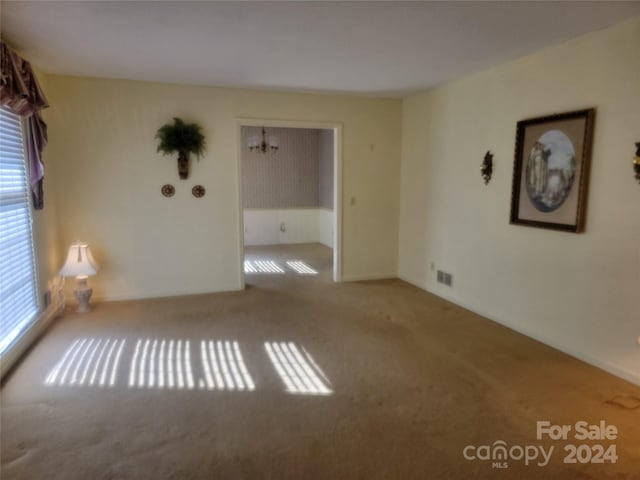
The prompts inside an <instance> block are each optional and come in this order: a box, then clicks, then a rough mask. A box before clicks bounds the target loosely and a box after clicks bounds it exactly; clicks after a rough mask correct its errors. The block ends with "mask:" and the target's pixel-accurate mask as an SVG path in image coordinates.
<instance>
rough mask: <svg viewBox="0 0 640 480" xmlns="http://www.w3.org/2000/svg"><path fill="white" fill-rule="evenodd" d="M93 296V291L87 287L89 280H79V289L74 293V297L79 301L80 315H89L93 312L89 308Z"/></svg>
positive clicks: (78, 310)
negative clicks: (88, 313)
mask: <svg viewBox="0 0 640 480" xmlns="http://www.w3.org/2000/svg"><path fill="white" fill-rule="evenodd" d="M92 294H93V289H92V288H90V287H89V286H88V285H87V278H86V277H85V278H78V288H76V289H75V290H74V291H73V295H74V296H75V297H76V300H77V301H78V309H77V310H76V312H78V313H87V312H89V311H91V307H89V300H90V299H91V295H92Z"/></svg>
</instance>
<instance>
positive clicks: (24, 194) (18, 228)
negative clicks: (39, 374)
mask: <svg viewBox="0 0 640 480" xmlns="http://www.w3.org/2000/svg"><path fill="white" fill-rule="evenodd" d="M29 194H30V192H29V186H28V182H27V169H26V162H25V155H24V142H23V137H22V122H21V120H20V117H19V116H17V115H14V114H13V113H11V112H10V111H8V110H6V109H4V108H0V355H2V353H3V352H5V351H6V350H7V348H8V347H9V346H10V345H11V344H12V343H13V342H14V341H15V340H16V338H18V337H19V336H20V334H21V333H22V332H24V330H25V329H26V328H27V327H28V326H29V325H30V324H31V323H32V322H33V321H34V319H35V318H36V314H37V313H38V305H37V300H36V286H35V283H36V282H35V268H34V263H35V262H34V254H33V237H32V232H31V204H30V198H29Z"/></svg>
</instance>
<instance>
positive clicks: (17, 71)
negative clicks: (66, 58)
mask: <svg viewBox="0 0 640 480" xmlns="http://www.w3.org/2000/svg"><path fill="white" fill-rule="evenodd" d="M0 49H1V50H0V61H1V67H2V76H1V77H0V105H1V106H3V107H5V108H8V109H9V110H11V111H12V112H13V113H15V114H16V115H20V116H21V117H24V118H25V120H26V124H27V130H26V144H27V162H28V164H29V181H30V184H31V192H32V193H33V206H34V208H36V209H42V208H43V207H44V198H43V191H42V179H43V177H44V166H43V164H42V151H43V150H44V147H45V145H46V144H47V124H46V123H45V122H44V120H43V119H42V115H41V110H42V109H44V108H47V107H48V106H49V104H48V103H47V99H46V98H45V96H44V93H43V92H42V90H41V89H40V85H39V84H38V80H37V79H36V76H35V73H34V72H33V70H32V69H31V65H30V64H29V62H27V61H26V60H25V59H23V58H21V57H20V56H19V55H18V54H16V53H15V52H14V51H12V50H11V49H10V48H9V47H7V45H6V44H5V43H4V42H0Z"/></svg>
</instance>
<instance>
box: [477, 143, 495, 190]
mask: <svg viewBox="0 0 640 480" xmlns="http://www.w3.org/2000/svg"><path fill="white" fill-rule="evenodd" d="M480 174H481V175H482V178H483V179H484V184H485V185H487V184H488V183H489V181H490V180H491V175H492V174H493V154H492V153H491V150H487V153H485V155H484V160H483V161H482V166H481V167H480Z"/></svg>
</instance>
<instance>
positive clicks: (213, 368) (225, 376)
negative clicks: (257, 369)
mask: <svg viewBox="0 0 640 480" xmlns="http://www.w3.org/2000/svg"><path fill="white" fill-rule="evenodd" d="M200 358H201V360H202V368H203V370H204V375H205V378H204V379H200V381H199V386H200V388H205V385H206V388H207V389H208V390H214V389H217V390H249V391H253V390H255V384H254V383H253V379H252V378H251V375H249V371H248V370H247V367H246V365H245V363H244V359H243V358H242V353H241V352H240V346H239V345H238V342H230V341H220V340H218V341H213V340H209V341H205V340H201V341H200Z"/></svg>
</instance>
